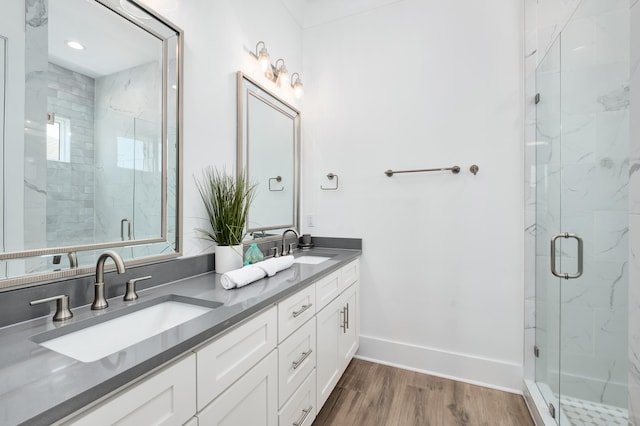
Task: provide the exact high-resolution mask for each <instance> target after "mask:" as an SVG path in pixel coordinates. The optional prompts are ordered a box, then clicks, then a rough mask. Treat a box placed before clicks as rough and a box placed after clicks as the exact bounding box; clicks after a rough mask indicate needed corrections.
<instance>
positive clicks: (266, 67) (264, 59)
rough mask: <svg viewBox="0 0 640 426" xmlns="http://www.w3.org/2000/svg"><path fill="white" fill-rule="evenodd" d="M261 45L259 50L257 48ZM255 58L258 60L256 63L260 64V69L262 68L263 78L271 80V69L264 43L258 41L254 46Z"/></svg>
mask: <svg viewBox="0 0 640 426" xmlns="http://www.w3.org/2000/svg"><path fill="white" fill-rule="evenodd" d="M260 45H262V47H261V48H260V50H258V47H259V46H260ZM255 57H256V58H258V62H259V63H260V68H262V72H263V73H264V76H265V77H267V78H268V79H269V80H273V68H272V67H271V58H270V57H269V52H267V46H266V45H265V44H264V41H259V42H258V43H257V44H256V54H255Z"/></svg>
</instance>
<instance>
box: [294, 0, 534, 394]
mask: <svg viewBox="0 0 640 426" xmlns="http://www.w3.org/2000/svg"><path fill="white" fill-rule="evenodd" d="M522 34H523V28H522V9H521V5H520V4H518V2H511V1H506V0H491V1H488V2H465V4H464V5H461V4H460V2H424V1H418V0H404V1H400V2H396V3H394V4H391V5H387V6H383V7H379V8H376V9H373V10H370V11H368V12H364V13H359V14H356V15H352V16H349V17H345V18H341V19H336V20H334V21H331V22H328V23H325V24H320V25H317V26H313V27H310V28H307V29H305V31H304V44H303V47H304V69H303V71H304V73H303V75H304V78H305V82H306V83H307V84H306V86H305V98H304V105H305V114H304V117H303V138H302V139H303V174H304V179H305V182H304V186H303V193H304V204H303V214H304V216H305V220H306V217H307V216H308V215H311V216H312V218H313V221H314V222H315V227H308V226H305V227H304V231H305V232H309V233H312V234H315V235H325V236H346V237H362V238H363V245H364V248H363V251H364V254H363V258H362V270H361V276H362V315H361V319H362V327H361V331H362V334H363V337H362V340H361V350H360V355H361V356H364V357H370V358H374V359H378V360H380V361H383V362H388V363H395V364H401V365H404V366H407V367H410V368H414V369H420V370H426V371H431V372H434V373H435V374H439V375H444V376H453V377H457V378H460V379H462V380H466V381H471V382H480V383H485V384H488V385H491V386H495V387H501V388H506V389H512V390H516V391H519V389H520V388H521V383H522V335H523V237H522V229H523V214H522V205H523V189H522V174H523V170H522V140H523V136H522V135H523V131H522V121H523V117H522V115H523V113H522V109H523V108H522V94H523V83H522V75H523V70H522V55H523V53H522ZM454 164H456V165H459V166H461V167H462V172H461V173H460V174H459V175H457V176H454V175H452V174H450V173H430V174H409V175H395V176H393V177H392V178H388V177H386V176H385V175H384V173H383V172H384V171H385V170H386V169H389V168H391V169H415V168H429V167H445V166H452V165H454ZM471 164H478V165H479V166H480V171H479V173H478V175H477V176H473V175H472V174H470V173H469V166H470V165H471ZM329 172H333V173H336V174H338V175H339V176H340V190H339V191H333V192H331V191H326V192H325V191H321V190H320V188H319V186H320V184H325V185H326V183H327V182H325V181H324V180H323V179H324V176H325V175H326V174H327V173H329Z"/></svg>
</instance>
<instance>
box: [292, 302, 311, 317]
mask: <svg viewBox="0 0 640 426" xmlns="http://www.w3.org/2000/svg"><path fill="white" fill-rule="evenodd" d="M312 306H313V303H309V304H308V305H302V306H301V307H300V310H299V311H293V317H294V318H298V317H299V316H300V315H302V313H303V312H304V311H306V310H307V309H309V308H310V307H312Z"/></svg>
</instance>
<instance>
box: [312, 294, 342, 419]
mask: <svg viewBox="0 0 640 426" xmlns="http://www.w3.org/2000/svg"><path fill="white" fill-rule="evenodd" d="M341 302H342V300H341V299H340V298H338V299H335V300H334V301H333V302H331V303H330V304H329V305H327V306H326V307H325V308H324V309H323V310H322V311H320V312H319V313H318V314H316V336H317V344H316V347H317V351H316V352H317V355H316V399H317V404H316V407H317V411H318V412H319V411H320V409H321V408H322V405H323V404H324V403H325V401H326V400H327V398H328V397H329V394H331V391H332V390H333V388H334V387H335V385H336V384H337V383H338V379H339V378H340V373H341V368H340V359H341V358H342V357H341V355H340V344H341V341H342V336H341V335H340V333H342V328H341V325H342V304H341Z"/></svg>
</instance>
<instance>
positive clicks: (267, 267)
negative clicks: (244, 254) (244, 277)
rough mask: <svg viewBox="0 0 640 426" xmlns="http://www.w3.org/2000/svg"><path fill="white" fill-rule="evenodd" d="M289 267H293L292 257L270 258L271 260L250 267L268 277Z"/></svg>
mask: <svg viewBox="0 0 640 426" xmlns="http://www.w3.org/2000/svg"><path fill="white" fill-rule="evenodd" d="M291 265H293V256H281V257H272V258H271V259H267V260H263V261H262V262H258V263H254V264H253V265H251V266H256V267H258V268H260V269H262V270H263V271H264V272H265V273H266V274H267V275H268V276H270V277H272V276H274V275H275V274H276V273H277V272H280V271H282V270H285V269H287V268H290V267H291Z"/></svg>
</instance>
